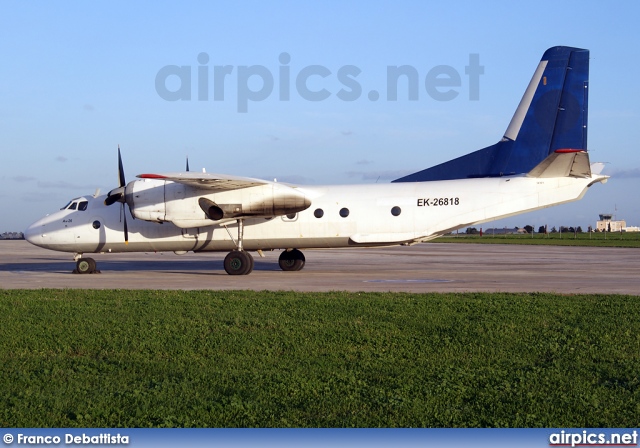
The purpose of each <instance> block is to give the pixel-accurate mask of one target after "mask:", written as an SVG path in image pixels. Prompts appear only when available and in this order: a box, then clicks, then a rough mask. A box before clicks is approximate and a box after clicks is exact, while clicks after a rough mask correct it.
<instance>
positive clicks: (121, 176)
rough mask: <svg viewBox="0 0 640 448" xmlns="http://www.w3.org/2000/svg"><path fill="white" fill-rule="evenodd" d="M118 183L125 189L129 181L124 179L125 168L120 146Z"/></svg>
mask: <svg viewBox="0 0 640 448" xmlns="http://www.w3.org/2000/svg"><path fill="white" fill-rule="evenodd" d="M118 181H119V182H120V185H119V186H120V187H124V186H125V185H126V184H127V181H126V180H125V178H124V168H123V166H122V156H121V155H120V145H118Z"/></svg>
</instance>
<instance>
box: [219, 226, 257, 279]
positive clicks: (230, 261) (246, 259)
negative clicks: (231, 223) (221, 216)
mask: <svg viewBox="0 0 640 448" xmlns="http://www.w3.org/2000/svg"><path fill="white" fill-rule="evenodd" d="M225 228H226V226H225ZM227 232H229V229H227ZM229 236H231V232H229ZM231 239H232V240H233V237H232V236H231ZM243 239H244V219H238V241H237V242H236V241H235V240H234V243H235V244H236V249H235V250H232V251H231V252H229V253H228V254H227V256H226V257H224V270H225V271H227V274H229V275H247V274H250V273H251V271H253V257H252V256H251V254H250V253H249V252H246V251H245V250H244V249H243V248H242V241H243Z"/></svg>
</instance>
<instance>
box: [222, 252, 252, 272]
mask: <svg viewBox="0 0 640 448" xmlns="http://www.w3.org/2000/svg"><path fill="white" fill-rule="evenodd" d="M224 270H225V271H227V274H229V275H247V274H249V273H250V272H251V271H252V270H253V257H252V256H251V254H250V253H248V252H245V251H243V250H232V251H231V252H229V253H228V254H227V256H226V257H224Z"/></svg>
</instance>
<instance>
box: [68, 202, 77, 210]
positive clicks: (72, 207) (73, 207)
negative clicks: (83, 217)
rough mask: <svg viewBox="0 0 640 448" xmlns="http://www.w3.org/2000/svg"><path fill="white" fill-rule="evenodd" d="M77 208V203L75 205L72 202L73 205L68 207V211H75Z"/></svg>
mask: <svg viewBox="0 0 640 448" xmlns="http://www.w3.org/2000/svg"><path fill="white" fill-rule="evenodd" d="M77 206H78V203H77V202H73V203H72V204H71V205H70V206H69V210H75V209H76V207H77Z"/></svg>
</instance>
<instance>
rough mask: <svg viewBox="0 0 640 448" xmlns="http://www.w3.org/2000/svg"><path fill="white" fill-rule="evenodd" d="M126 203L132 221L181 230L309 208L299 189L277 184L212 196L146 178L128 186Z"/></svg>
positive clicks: (209, 193) (178, 185) (206, 190)
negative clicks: (165, 225)
mask: <svg viewBox="0 0 640 448" xmlns="http://www.w3.org/2000/svg"><path fill="white" fill-rule="evenodd" d="M125 200H126V202H127V204H128V205H129V208H130V209H131V214H132V215H133V217H134V218H136V219H142V220H144V221H154V222H172V223H173V224H175V225H176V226H177V227H181V228H193V227H206V226H210V225H214V224H221V223H225V222H228V221H232V220H235V219H237V218H241V217H265V218H268V217H273V216H280V215H288V214H292V213H297V212H300V211H302V210H305V209H307V208H309V206H310V205H311V200H310V199H309V198H307V197H306V196H305V194H304V193H303V192H301V191H300V190H299V189H296V188H293V187H289V186H287V185H283V184H277V183H268V184H264V185H257V186H253V187H248V188H239V189H231V190H227V191H221V192H215V193H211V190H210V189H207V188H198V187H193V186H189V185H185V184H182V183H180V182H173V181H165V180H161V179H147V178H145V179H140V180H135V181H133V182H129V184H128V185H127V187H126V189H125Z"/></svg>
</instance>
